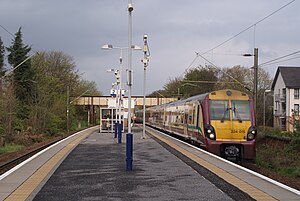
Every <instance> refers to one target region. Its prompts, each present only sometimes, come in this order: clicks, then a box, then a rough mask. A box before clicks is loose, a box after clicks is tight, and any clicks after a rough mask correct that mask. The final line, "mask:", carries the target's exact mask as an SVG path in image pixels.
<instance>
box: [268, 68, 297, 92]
mask: <svg viewBox="0 0 300 201" xmlns="http://www.w3.org/2000/svg"><path fill="white" fill-rule="evenodd" d="M279 72H280V73H281V76H282V78H283V81H284V83H285V86H286V87H288V88H300V67H288V66H279V67H278V68H277V71H276V74H275V77H274V80H273V83H272V90H274V87H275V84H276V82H277V79H278V75H279Z"/></svg>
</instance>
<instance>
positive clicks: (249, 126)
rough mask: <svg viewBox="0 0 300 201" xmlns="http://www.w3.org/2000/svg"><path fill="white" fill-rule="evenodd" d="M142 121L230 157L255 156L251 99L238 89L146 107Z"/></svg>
mask: <svg viewBox="0 0 300 201" xmlns="http://www.w3.org/2000/svg"><path fill="white" fill-rule="evenodd" d="M136 115H137V118H139V117H140V116H141V115H142V114H136ZM146 124H148V125H150V126H152V127H156V128H158V129H161V130H163V131H166V132H168V133H171V134H174V135H177V136H180V137H183V138H185V139H187V140H189V141H191V142H193V143H196V144H197V145H199V146H200V147H202V148H204V149H205V150H207V151H208V152H211V153H213V154H216V155H219V156H221V157H224V158H227V159H230V160H241V159H250V160H253V159H255V155H256V151H255V149H256V148H255V147H256V135H257V130H256V118H255V112H254V103H253V99H252V98H251V97H250V96H249V95H247V94H246V93H244V92H241V91H236V90H230V89H226V90H217V91H213V92H210V93H205V94H201V95H197V96H193V97H190V98H187V99H185V100H178V101H175V102H171V103H167V104H163V105H157V106H154V107H149V108H147V109H146Z"/></svg>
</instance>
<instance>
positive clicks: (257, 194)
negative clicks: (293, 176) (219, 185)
mask: <svg viewBox="0 0 300 201" xmlns="http://www.w3.org/2000/svg"><path fill="white" fill-rule="evenodd" d="M147 132H148V133H150V134H151V135H153V136H154V137H156V138H158V139H159V140H161V141H162V142H164V143H166V144H168V145H169V146H171V147H172V148H174V149H176V150H177V151H179V152H180V153H182V154H183V155H185V156H187V157H188V158H190V159H191V160H193V161H195V162H196V163H198V164H199V165H201V166H203V167H205V168H206V169H208V170H209V171H211V172H213V173H215V174H216V175H218V176H219V177H221V178H222V179H224V180H225V181H227V182H228V183H230V184H232V185H234V186H236V187H237V188H239V189H240V190H242V191H243V192H245V193H247V194H248V195H250V196H251V197H252V198H254V199H255V200H262V201H273V200H276V199H275V198H273V197H271V196H270V195H268V194H266V193H265V192H263V191H261V190H259V189H258V188H256V187H254V186H252V185H250V184H248V183H246V182H244V181H242V180H240V179H239V178H238V177H236V176H234V175H232V174H230V173H228V172H226V171H224V170H223V169H221V168H218V167H217V166H215V165H213V164H211V163H209V162H208V161H206V160H203V159H201V158H199V157H198V156H197V155H195V154H193V153H191V152H189V151H187V150H185V149H184V148H181V147H180V146H178V145H176V144H175V143H173V142H171V141H169V140H166V139H165V138H163V137H161V136H160V135H157V134H156V133H154V132H153V131H151V130H150V129H147Z"/></svg>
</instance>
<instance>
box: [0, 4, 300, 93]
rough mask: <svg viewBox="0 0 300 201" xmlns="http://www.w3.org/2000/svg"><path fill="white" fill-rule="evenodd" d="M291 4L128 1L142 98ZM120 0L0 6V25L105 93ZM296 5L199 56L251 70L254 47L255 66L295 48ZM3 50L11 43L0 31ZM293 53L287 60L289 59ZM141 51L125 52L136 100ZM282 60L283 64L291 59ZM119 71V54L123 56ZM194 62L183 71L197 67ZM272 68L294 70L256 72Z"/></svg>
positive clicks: (296, 62) (120, 32)
mask: <svg viewBox="0 0 300 201" xmlns="http://www.w3.org/2000/svg"><path fill="white" fill-rule="evenodd" d="M290 1H291V0H251V1H244V0H206V1H205V0H186V1H183V0H181V1H179V0H133V7H134V11H133V14H132V16H133V18H132V19H133V44H136V45H139V46H141V47H142V45H143V35H144V34H147V35H148V44H149V47H150V51H151V56H150V62H149V67H148V69H147V93H150V92H152V91H154V90H158V89H162V88H163V86H164V84H166V83H167V82H168V81H169V80H170V79H173V78H175V77H178V76H180V75H183V73H184V72H185V70H186V69H187V68H188V67H189V66H190V64H191V63H192V61H193V60H194V58H195V55H196V54H195V52H200V53H203V52H206V51H208V50H210V49H212V48H214V47H216V46H217V45H219V44H221V43H222V42H224V41H226V40H227V39H229V38H230V37H232V36H234V35H236V34H237V33H239V32H240V31H242V30H244V29H246V28H247V27H249V26H251V25H253V24H254V23H256V22H258V21H259V20H261V19H263V18H264V17H266V16H267V15H269V14H271V13H272V12H274V11H275V10H277V9H279V8H280V7H282V6H283V5H285V4H287V3H288V2H290ZM127 4H128V0H63V1H62V0H13V1H12V0H0V25H1V26H3V27H4V28H5V29H7V30H8V31H9V32H11V33H13V34H14V33H16V32H17V31H18V28H19V27H22V33H23V40H24V43H26V44H28V45H30V46H31V47H32V49H33V50H35V51H53V50H54V51H63V52H64V53H65V54H67V55H70V56H72V57H73V58H74V61H75V62H76V66H77V68H78V69H79V71H80V72H81V73H82V78H83V79H86V80H90V81H95V82H96V83H97V86H98V89H99V90H100V91H102V92H103V93H104V94H105V95H108V94H109V92H110V88H111V83H112V82H114V80H115V78H114V75H113V74H109V73H107V72H106V70H107V69H110V68H115V69H117V68H119V63H118V62H119V56H120V51H119V50H117V49H115V50H110V51H105V50H102V49H101V46H102V45H104V44H112V45H114V46H119V47H127V46H128V11H127ZM299 9H300V2H299V1H295V2H293V3H291V4H290V5H289V6H287V7H285V8H283V9H282V10H280V11H278V12H277V13H275V14H274V15H272V16H270V17H269V18H267V19H265V20H264V21H262V22H260V23H258V24H257V25H256V26H255V27H252V28H250V29H249V30H248V31H245V32H244V33H242V34H240V35H239V36H238V37H235V38H234V39H233V40H230V41H229V42H227V43H225V44H224V45H222V46H220V47H218V48H216V49H214V50H213V51H211V52H209V53H208V54H205V55H203V56H204V57H205V58H207V59H208V60H209V61H211V62H213V63H214V64H215V65H217V66H219V67H232V66H234V65H243V66H245V67H249V68H250V67H251V66H252V65H253V57H248V58H247V57H242V56H240V55H241V54H244V53H253V49H254V47H257V48H259V63H264V62H266V61H270V60H272V59H275V58H278V57H281V56H284V55H286V54H289V53H293V52H296V51H299V50H300V26H299V25H300V13H299ZM0 36H1V38H2V40H3V42H4V45H5V46H9V45H11V41H12V39H13V37H12V36H11V35H10V34H8V33H7V32H6V31H5V30H4V29H3V28H0ZM299 55H300V54H295V55H293V56H292V57H297V56H299ZM142 57H143V54H142V52H141V51H135V52H133V70H134V86H133V95H142V89H143V64H142V63H141V61H140V60H141V59H142ZM292 57H290V58H292ZM123 58H124V63H123V64H124V67H123V69H124V72H123V75H124V77H123V80H124V81H125V80H126V78H125V69H126V68H128V64H127V60H128V56H127V51H126V50H124V52H123ZM206 63H207V61H205V60H203V59H202V58H197V59H196V60H195V62H194V63H193V65H192V66H191V67H196V66H198V65H205V64H206ZM278 65H290V66H300V59H293V60H289V61H286V62H282V63H277V64H273V65H268V66H263V68H264V69H265V70H267V72H269V73H270V76H271V77H273V76H274V74H275V70H276V69H277V66H278Z"/></svg>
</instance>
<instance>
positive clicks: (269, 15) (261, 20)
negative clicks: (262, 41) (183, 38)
mask: <svg viewBox="0 0 300 201" xmlns="http://www.w3.org/2000/svg"><path fill="white" fill-rule="evenodd" d="M295 1H296V0H292V1H290V2H288V3H286V4H284V5H283V6H281V7H280V8H278V9H276V10H275V11H273V12H271V13H270V14H268V15H267V16H265V17H263V18H262V19H260V20H258V21H257V22H255V23H254V24H252V25H250V26H248V27H246V28H245V29H243V30H241V31H240V32H238V33H237V34H235V35H233V36H231V37H230V38H228V39H227V40H225V41H223V42H221V43H220V44H218V45H216V46H215V47H213V48H211V49H209V50H207V51H205V52H204V53H201V54H200V53H198V54H196V57H195V58H194V59H193V61H192V62H191V64H190V65H189V66H188V67H187V69H186V70H188V69H189V68H190V67H191V66H192V65H193V64H194V63H195V61H196V60H197V59H198V58H199V56H202V55H205V54H207V53H208V52H211V51H213V50H214V49H217V48H219V47H221V46H222V45H224V44H226V43H227V42H229V41H231V40H233V39H234V38H236V37H237V36H239V35H241V34H242V33H244V32H246V31H248V30H249V29H251V28H252V27H254V28H256V25H258V24H259V23H261V22H263V21H264V20H266V19H268V18H269V17H271V16H272V15H274V14H276V13H277V12H279V11H280V10H282V9H284V8H285V7H287V6H289V5H290V4H292V3H293V2H295ZM254 34H255V31H254ZM254 44H255V42H254Z"/></svg>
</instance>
